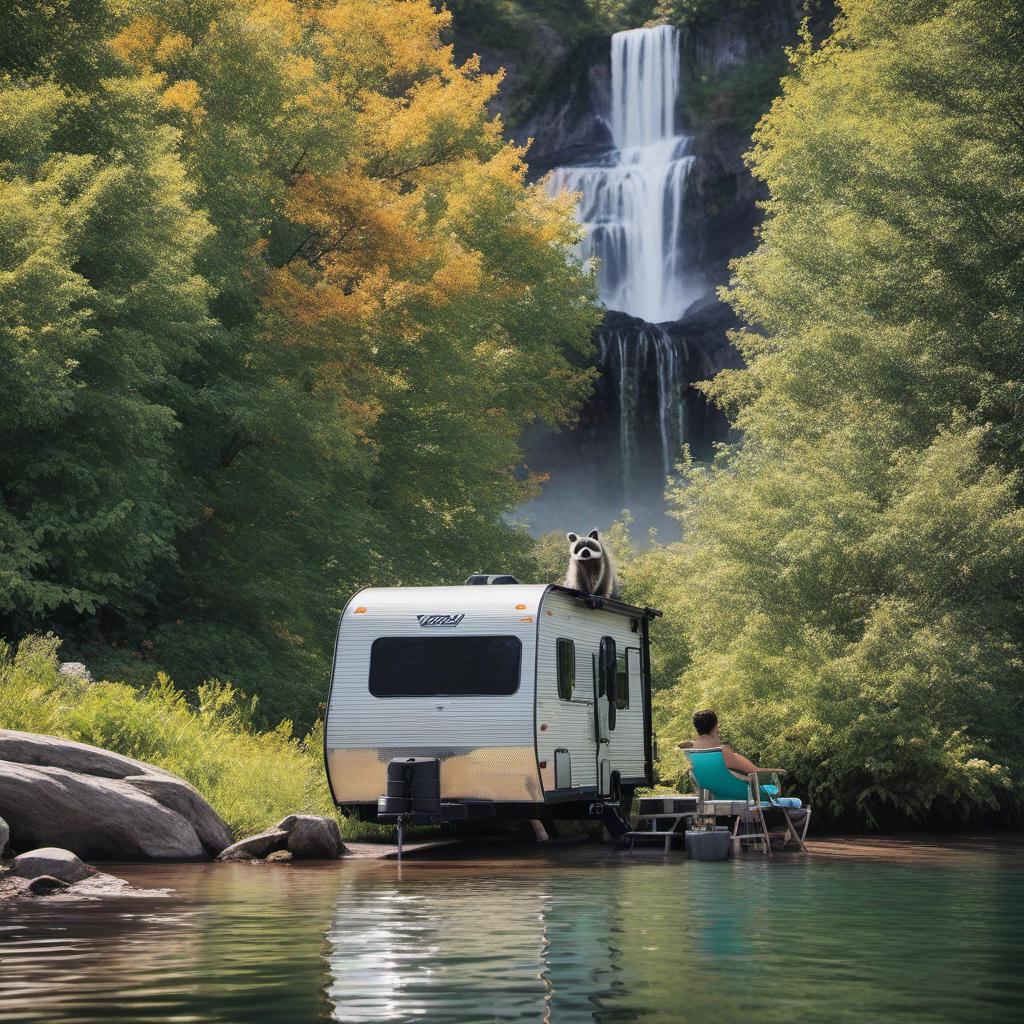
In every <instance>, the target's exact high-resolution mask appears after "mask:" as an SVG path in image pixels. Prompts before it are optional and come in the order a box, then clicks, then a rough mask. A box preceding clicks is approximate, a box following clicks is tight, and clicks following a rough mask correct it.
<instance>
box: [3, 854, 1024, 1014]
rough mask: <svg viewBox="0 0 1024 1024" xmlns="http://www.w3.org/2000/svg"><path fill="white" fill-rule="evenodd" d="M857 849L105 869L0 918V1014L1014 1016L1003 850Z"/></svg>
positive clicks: (1022, 987)
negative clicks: (87, 899)
mask: <svg viewBox="0 0 1024 1024" xmlns="http://www.w3.org/2000/svg"><path fill="white" fill-rule="evenodd" d="M855 848H856V847H855V846H849V845H848V846H846V847H844V846H843V845H842V844H834V845H833V846H832V847H831V848H823V849H822V853H821V855H819V856H816V857H812V858H811V859H810V860H808V861H805V860H803V859H801V858H797V857H789V858H777V859H776V860H775V861H773V862H771V863H766V862H764V861H762V860H760V859H759V858H756V857H748V858H744V859H742V860H739V861H730V862H726V863H722V864H704V863H696V862H689V861H686V860H684V859H682V858H681V857H679V856H678V855H674V856H673V857H672V858H670V859H669V860H668V861H667V862H666V861H665V860H664V859H663V858H662V857H661V856H660V855H655V854H646V853H645V854H638V855H636V856H633V857H630V856H628V855H621V854H613V853H606V852H600V851H596V850H593V849H586V848H577V849H573V850H564V851H560V852H558V853H557V854H555V855H534V856H532V857H528V858H521V859H517V860H515V861H510V860H502V859H484V858H483V857H480V858H478V859H474V858H473V857H469V858H466V859H462V860H460V861H457V862H452V861H432V862H424V863H417V862H408V863H406V864H405V865H403V866H402V867H401V868H399V867H398V866H397V865H395V864H394V863H391V862H374V861H362V862H360V861H350V862H341V863H338V864H324V865H308V866H294V865H293V866H272V865H244V864H239V865H200V866H196V865H164V866H144V865H126V866H122V867H119V868H115V869H114V870H115V872H116V873H119V874H122V875H123V876H124V877H127V878H129V880H130V881H132V882H133V883H134V884H136V885H159V886H166V887H169V888H171V889H173V890H175V891H174V892H173V894H172V895H171V896H169V897H166V898H162V899H160V898H135V899H126V898H118V899H108V900H105V901H103V902H102V903H94V904H79V903H68V902H64V903H58V902H55V901H46V900H34V901H23V902H19V903H16V904H9V905H7V906H5V907H4V908H3V911H2V912H0V914H2V916H0V1020H3V1021H54V1022H56V1021H76V1020H133V1021H151V1020H169V1019H179V1020H189V1021H241V1020H253V1019H258V1020H264V1021H278V1020H280V1021H307V1020H308V1021H315V1020H331V1019H334V1020H338V1021H352V1022H362V1021H413V1020H416V1021H452V1022H454V1021H459V1022H466V1021H567V1022H573V1021H598V1022H627V1021H640V1020H644V1021H688V1020H693V1021H698V1020H702V1019H705V1018H710V1019H714V1020H716V1021H726V1022H729V1021H740V1020H744V1021H745V1020H747V1019H751V1018H754V1017H756V1018H757V1019H758V1020H759V1021H762V1022H769V1024H771V1022H775V1021H779V1022H781V1021H787V1022H790V1021H792V1020H795V1019H803V1020H824V1019H828V1020H830V1021H838V1022H844V1021H851V1022H852V1021H863V1020H865V1019H870V1018H874V1017H878V1018H884V1019H886V1020H887V1021H897V1022H900V1021H907V1022H911V1021H915V1022H916V1021H939V1022H945V1021H949V1022H954V1021H956V1022H959V1021H963V1020H967V1019H970V1020H972V1021H975V1022H984V1021H1004V1020H1005V1021H1010V1020H1015V1019H1017V1015H1018V1011H1019V1007H1020V1005H1021V1002H1022V1000H1024V981H1022V979H1021V977H1020V974H1019V971H1018V969H1017V966H1016V965H1017V964H1018V963H1019V961H1020V957H1021V952H1022V947H1021V939H1020V928H1019V923H1018V922H1019V920H1020V917H1021V914H1022V912H1024V871H1021V870H1020V862H1021V857H1020V853H1021V847H1020V844H1017V843H1011V844H1000V843H988V844H978V845H977V846H974V847H972V846H971V845H970V844H967V845H964V844H961V845H960V846H959V847H957V848H955V849H952V850H951V851H950V852H951V853H954V854H955V855H954V856H952V857H951V858H950V860H949V863H948V864H947V863H943V862H942V861H941V860H940V859H939V857H938V856H937V855H936V851H937V850H941V844H937V845H934V846H932V847H925V848H923V852H922V855H921V856H916V855H914V848H913V847H912V846H908V847H905V848H904V849H903V850H902V851H901V852H898V853H897V855H895V856H889V857H886V856H885V850H886V847H885V846H884V844H882V845H881V846H880V847H879V848H878V849H871V848H870V847H868V848H867V852H866V855H865V856H862V857H856V856H854V855H853V854H852V853H851V850H852V849H855ZM897 849H898V848H897ZM908 850H910V853H909V854H908V852H907V851H908Z"/></svg>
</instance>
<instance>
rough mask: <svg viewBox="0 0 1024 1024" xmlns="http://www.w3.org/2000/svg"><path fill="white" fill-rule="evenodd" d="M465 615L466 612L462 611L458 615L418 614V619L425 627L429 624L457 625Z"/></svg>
mask: <svg viewBox="0 0 1024 1024" xmlns="http://www.w3.org/2000/svg"><path fill="white" fill-rule="evenodd" d="M465 617H466V613H465V612H460V613H459V614H458V615H417V616H416V621H417V622H418V623H419V624H420V625H421V626H423V627H424V628H426V627H429V626H457V625H458V624H459V623H460V622H461V621H462V620H463V619H464V618H465Z"/></svg>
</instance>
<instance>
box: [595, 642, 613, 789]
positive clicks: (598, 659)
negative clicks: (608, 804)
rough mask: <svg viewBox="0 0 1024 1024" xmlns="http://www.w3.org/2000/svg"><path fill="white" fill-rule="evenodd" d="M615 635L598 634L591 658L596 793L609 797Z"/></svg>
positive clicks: (610, 784)
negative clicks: (592, 668) (595, 749)
mask: <svg viewBox="0 0 1024 1024" xmlns="http://www.w3.org/2000/svg"><path fill="white" fill-rule="evenodd" d="M615 711H616V708H615V638H614V637H610V636H603V637H601V646H600V648H599V653H598V654H597V655H595V657H594V739H595V740H596V741H597V744H596V746H597V752H596V753H597V793H598V796H601V797H608V796H611V786H612V780H611V776H612V762H611V758H610V756H609V748H610V746H611V738H612V733H613V732H614V731H615Z"/></svg>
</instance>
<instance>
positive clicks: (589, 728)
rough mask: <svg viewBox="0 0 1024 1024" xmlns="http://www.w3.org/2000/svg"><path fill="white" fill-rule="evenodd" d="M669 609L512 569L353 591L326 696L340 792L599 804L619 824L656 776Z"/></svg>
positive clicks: (560, 813)
mask: <svg viewBox="0 0 1024 1024" xmlns="http://www.w3.org/2000/svg"><path fill="white" fill-rule="evenodd" d="M481 584H482V585H481ZM660 614H661V613H660V612H657V611H654V610H653V609H650V608H635V607H633V606H631V605H628V604H624V603H622V602H620V601H617V600H611V599H602V598H599V597H594V596H592V595H587V594H583V593H580V592H579V591H575V590H569V589H567V588H565V587H561V586H553V585H533V586H526V585H520V584H518V583H517V582H516V581H515V580H514V579H513V578H512V577H508V576H490V577H488V576H481V577H471V578H470V582H469V583H468V584H467V585H465V586H452V587H394V588H380V589H369V590H362V591H360V592H359V593H358V594H356V595H355V596H354V597H353V598H352V600H351V601H349V603H348V605H347V607H346V608H345V610H344V612H343V613H342V616H341V621H340V623H339V626H338V636H337V643H336V645H335V653H334V668H333V673H332V680H331V691H330V696H329V698H328V704H327V716H326V722H325V737H324V746H325V757H326V762H327V777H328V780H329V782H330V787H331V792H332V795H333V797H334V801H335V803H336V804H337V805H338V806H339V807H340V808H341V809H342V810H343V811H344V812H345V813H347V814H350V815H356V816H358V817H359V818H361V819H363V820H368V821H376V820H392V821H393V820H396V817H397V816H404V817H405V818H406V819H407V820H414V821H439V820H463V819H469V818H482V817H497V818H539V819H542V820H543V819H557V818H586V817H595V818H601V819H602V820H604V821H605V822H606V824H607V825H608V827H609V830H610V831H611V832H612V833H613V834H621V833H622V832H624V831H625V830H626V826H625V821H624V820H623V819H624V814H623V810H625V809H627V808H628V805H629V803H630V801H631V798H632V794H633V790H634V789H635V788H636V787H637V786H643V785H650V783H651V781H652V778H653V766H652V762H653V749H652V747H653V737H652V733H651V680H650V657H649V640H648V627H649V625H650V622H651V620H652V619H654V618H655V617H657V616H659V615H660ZM620 808H621V810H620Z"/></svg>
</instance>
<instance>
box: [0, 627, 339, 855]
mask: <svg viewBox="0 0 1024 1024" xmlns="http://www.w3.org/2000/svg"><path fill="white" fill-rule="evenodd" d="M57 648H58V642H57V641H56V640H55V639H54V638H53V637H29V638H26V639H25V640H23V641H22V642H21V644H20V645H19V646H18V649H17V653H16V654H13V655H12V652H11V650H10V648H9V647H8V646H7V645H0V728H5V729H20V730H22V731H25V732H40V733H45V734H47V735H51V736H63V737H66V738H68V739H73V740H78V741H80V742H82V743H91V744H93V745H95V746H99V747H103V748H105V749H107V750H113V751H116V752H118V753H121V754H127V755H128V756H130V757H136V758H139V759H141V760H144V761H148V762H150V763H151V764H155V765H157V766H159V767H161V768H167V769H168V770H170V771H173V772H175V773H177V774H178V775H181V776H182V777H183V778H185V779H187V780H188V781H189V782H191V783H192V784H193V785H194V786H195V787H196V788H197V789H198V790H199V791H200V792H201V793H202V794H203V796H204V797H206V799H207V800H209V802H210V803H211V804H212V805H213V807H214V808H215V809H216V811H217V812H218V813H219V814H220V815H221V817H222V818H224V820H225V821H226V822H227V824H228V825H229V827H230V828H231V829H232V831H233V832H234V833H235V835H236V836H242V835H249V834H251V833H252V832H254V831H257V830H259V829H262V828H266V827H268V826H269V825H272V824H273V823H274V822H276V821H279V820H280V819H281V818H283V817H284V816H285V815H287V814H292V813H302V812H307V813H312V814H327V815H330V814H332V813H333V804H332V801H331V797H330V793H329V792H328V789H327V782H326V779H325V776H324V765H323V730H322V726H321V725H320V724H319V723H318V724H317V725H315V726H314V727H313V729H312V730H311V731H310V732H309V733H308V734H307V735H306V736H305V738H303V739H302V740H298V739H296V738H295V737H294V736H293V734H292V726H291V723H290V722H283V723H281V725H279V726H278V727H277V728H276V729H274V730H271V731H269V732H261V731H258V730H257V729H256V727H255V726H254V717H255V716H254V711H255V706H256V702H255V700H248V699H247V698H246V697H245V696H244V694H241V693H239V691H237V690H236V689H234V688H233V687H232V686H231V685H230V684H227V683H218V682H210V683H206V684H204V685H203V686H201V687H200V688H199V690H198V693H197V699H196V702H195V704H194V705H192V704H190V703H189V702H188V701H186V699H185V696H184V694H183V693H182V692H181V691H180V690H178V689H176V688H175V687H174V685H173V684H172V683H171V681H170V679H169V678H168V677H167V676H166V675H163V674H161V675H159V676H157V679H156V682H155V683H151V684H150V685H149V686H148V687H146V688H144V689H136V688H134V687H132V686H128V685H125V684H124V683H108V682H97V683H87V682H85V681H83V680H80V679H77V678H69V677H67V676H62V675H61V674H60V673H59V672H58V666H57V657H56V655H57ZM343 828H345V830H346V834H348V833H351V832H353V831H354V828H353V826H352V825H350V824H349V823H347V822H345V823H343Z"/></svg>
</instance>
